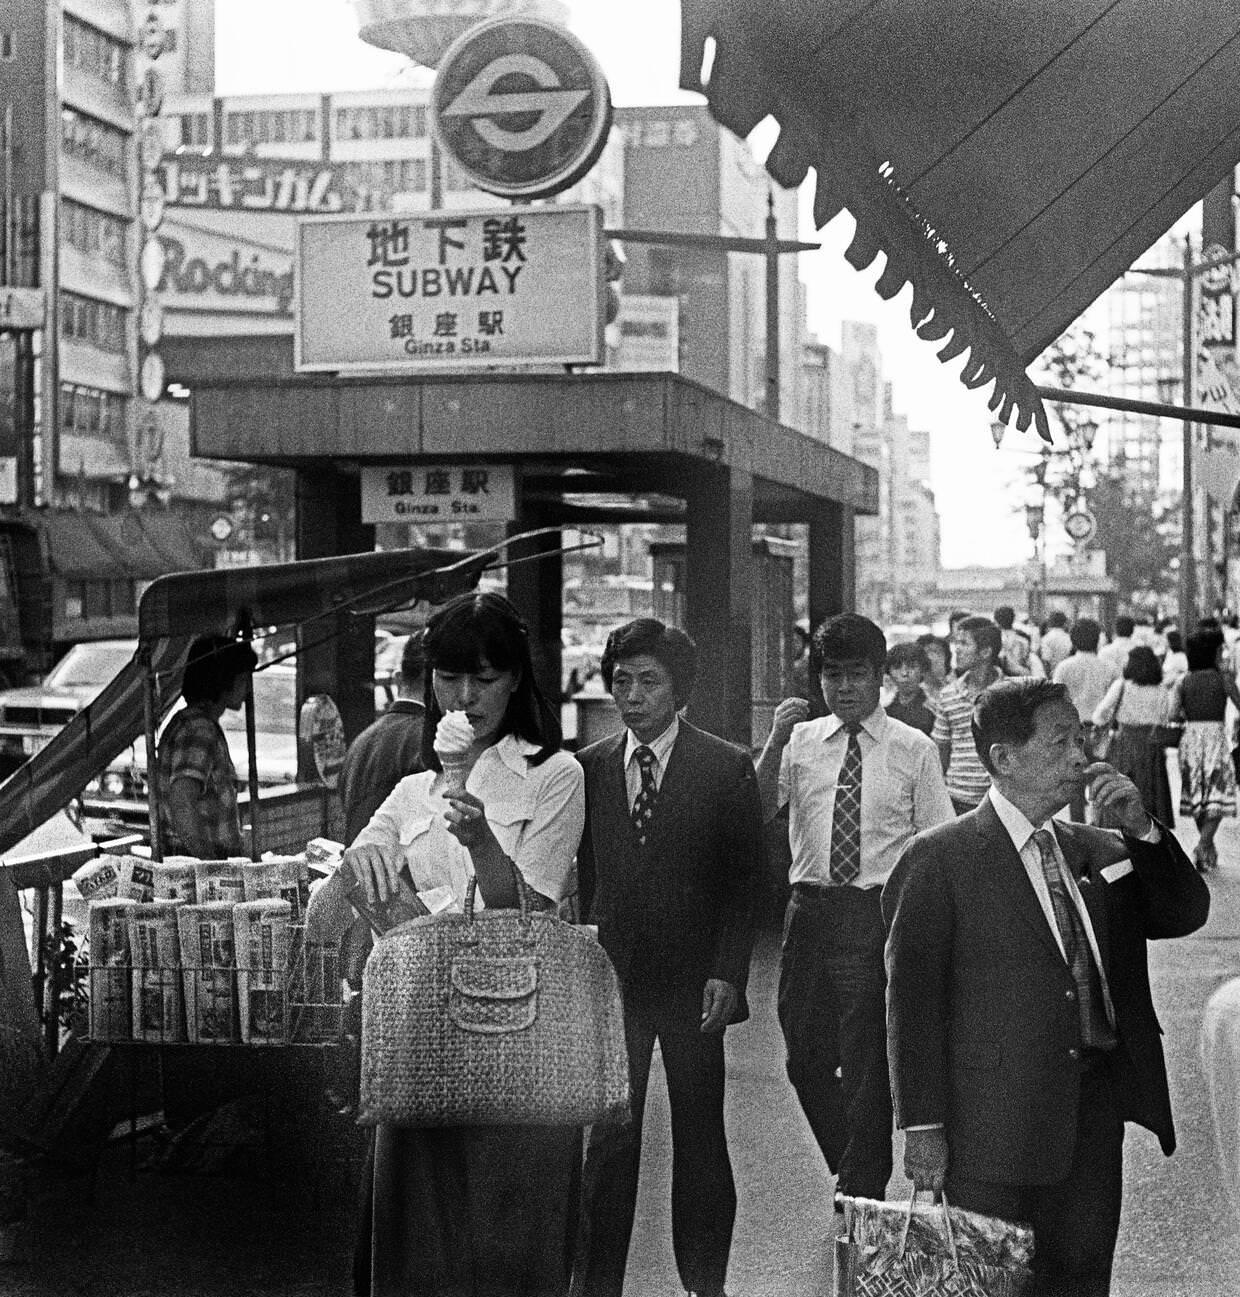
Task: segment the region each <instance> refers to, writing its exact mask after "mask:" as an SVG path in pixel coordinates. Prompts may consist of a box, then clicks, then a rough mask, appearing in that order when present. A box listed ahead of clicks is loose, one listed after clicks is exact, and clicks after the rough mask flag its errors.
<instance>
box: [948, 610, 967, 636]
mask: <svg viewBox="0 0 1240 1297" xmlns="http://www.w3.org/2000/svg"><path fill="white" fill-rule="evenodd" d="M972 616H973V614H972V613H971V612H970V611H969V610H968V609H967V608H953V609H952V610H951V612H949V613H948V614H947V629H948V630H949V631H954V630H955V629H956V626H957V624H958V623H960V622H962V621H964V619H965V618H966V617H972Z"/></svg>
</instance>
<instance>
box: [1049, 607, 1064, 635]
mask: <svg viewBox="0 0 1240 1297" xmlns="http://www.w3.org/2000/svg"><path fill="white" fill-rule="evenodd" d="M1046 624H1047V625H1048V626H1057V627H1058V628H1059V629H1060V630H1063V629H1064V628H1065V627H1066V626H1067V624H1068V614H1067V613H1066V612H1064V611H1063V609H1062V608H1052V609H1051V611H1050V612H1048V613H1047V614H1046Z"/></svg>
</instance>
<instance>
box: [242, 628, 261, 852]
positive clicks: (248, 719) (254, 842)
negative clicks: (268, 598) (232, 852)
mask: <svg viewBox="0 0 1240 1297" xmlns="http://www.w3.org/2000/svg"><path fill="white" fill-rule="evenodd" d="M241 638H242V639H243V640H244V641H245V642H246V643H247V644H249V643H250V642H251V641H252V640H253V639H254V627H253V625H252V623H251V621H250V616H249V613H246V614H244V615H243V616H242V619H241ZM245 751H246V757H247V759H248V761H249V765H250V768H249V770H248V771H247V772H246V773H247V775H248V776H249V781H248V782H249V785H250V859H251V860H254V861H257V860H259V859H260V858H261V857H260V855H259V850H258V736H257V734H256V733H255V725H254V673H253V672H252V671H251V672H250V676H249V680H248V681H247V683H246V687H245Z"/></svg>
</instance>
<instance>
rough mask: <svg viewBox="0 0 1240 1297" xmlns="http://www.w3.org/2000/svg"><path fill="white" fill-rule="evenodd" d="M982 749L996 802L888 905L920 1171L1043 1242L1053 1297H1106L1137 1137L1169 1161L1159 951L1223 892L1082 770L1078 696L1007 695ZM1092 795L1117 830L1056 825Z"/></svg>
mask: <svg viewBox="0 0 1240 1297" xmlns="http://www.w3.org/2000/svg"><path fill="white" fill-rule="evenodd" d="M973 736H974V741H975V743H976V745H977V750H978V755H979V756H980V757H981V760H982V762H983V764H984V765H985V766H986V768H987V769H988V770H989V771H990V773H991V777H992V780H993V785H992V787H991V789H990V791H989V792H988V793H987V795H986V797H985V798H984V799H983V800H982V803H981V805H980V806H978V808H977V809H976V810H974V811H971V812H969V813H968V814H966V815H963V816H961V817H960V818H959V819H958V820H954V821H952V822H951V823H949V824H944V825H941V826H939V827H938V828H935V829H932V830H930V831H929V832H928V833H922V834H919V835H918V836H917V837H916V838H914V839H913V841H912V842H911V843H909V845H908V846H907V847H906V848H905V850H904V852H903V854H902V855H901V857H900V861H899V863H898V864H897V866H896V868H895V871H894V872H893V874H892V876H891V878H890V880H889V881H888V883H887V886H886V888H885V889H884V892H883V916H884V919H885V921H886V922H887V924H888V928H889V936H888V941H887V975H888V992H887V1001H888V1037H889V1051H890V1061H891V1081H892V1092H893V1095H894V1098H895V1108H896V1123H897V1125H898V1126H900V1127H901V1128H902V1129H903V1130H904V1132H905V1170H906V1172H907V1173H908V1175H909V1176H910V1178H911V1179H912V1180H913V1182H914V1184H915V1185H916V1186H917V1187H918V1188H923V1189H935V1190H937V1189H945V1190H946V1194H947V1198H948V1200H949V1201H950V1202H951V1204H952V1205H953V1206H956V1207H963V1208H968V1209H971V1210H974V1211H979V1212H982V1213H985V1214H987V1215H991V1216H998V1217H1002V1218H1004V1219H1007V1220H1016V1221H1023V1222H1026V1223H1028V1224H1030V1225H1032V1227H1033V1231H1034V1262H1033V1265H1034V1286H1033V1292H1034V1293H1036V1294H1037V1295H1038V1297H1051V1295H1054V1297H1067V1295H1068V1294H1072V1297H1104V1295H1105V1294H1106V1293H1107V1292H1108V1291H1109V1289H1110V1276H1111V1263H1112V1257H1113V1254H1114V1249H1115V1239H1116V1235H1117V1232H1118V1228H1119V1218H1120V1204H1121V1197H1122V1169H1123V1140H1124V1122H1125V1121H1136V1122H1138V1123H1139V1124H1141V1125H1143V1126H1145V1127H1147V1128H1148V1129H1149V1130H1151V1131H1153V1132H1154V1133H1155V1134H1156V1135H1157V1136H1158V1138H1159V1141H1160V1142H1161V1144H1162V1147H1163V1151H1164V1152H1165V1153H1168V1154H1169V1153H1170V1152H1171V1151H1172V1150H1173V1149H1174V1147H1175V1132H1174V1129H1173V1125H1172V1120H1171V1103H1170V1099H1169V1097H1168V1091H1167V1075H1166V1068H1165V1065H1164V1062H1163V1055H1162V1044H1161V1040H1160V1034H1161V1033H1160V1029H1159V1026H1158V1020H1157V1018H1156V1017H1155V1014H1154V1007H1153V1004H1152V1002H1151V999H1150V988H1149V970H1148V962H1147V957H1146V943H1147V941H1149V940H1150V939H1153V938H1161V937H1176V936H1184V935H1186V934H1187V933H1190V932H1193V931H1195V930H1196V929H1197V928H1199V927H1200V926H1201V925H1202V924H1203V923H1204V922H1205V920H1206V917H1207V915H1208V913H1209V907H1210V897H1209V892H1208V891H1207V889H1206V887H1205V884H1204V883H1203V882H1202V881H1201V879H1200V878H1199V877H1198V875H1197V873H1196V871H1195V870H1194V869H1193V866H1192V864H1191V863H1190V862H1189V860H1188V858H1187V857H1186V856H1185V855H1184V852H1183V851H1182V850H1181V849H1180V847H1179V845H1178V844H1177V843H1176V841H1175V838H1174V836H1173V835H1172V833H1171V831H1170V829H1169V828H1167V827H1164V826H1162V825H1159V824H1158V823H1157V822H1156V821H1154V820H1152V819H1151V818H1150V817H1149V815H1148V814H1146V812H1145V810H1144V808H1143V807H1142V805H1141V800H1140V795H1139V794H1138V792H1137V789H1136V786H1135V785H1134V784H1133V783H1132V781H1131V780H1130V779H1127V778H1126V777H1125V776H1123V775H1121V774H1120V773H1119V772H1118V771H1117V770H1115V769H1114V767H1112V766H1109V765H1106V764H1105V763H1104V762H1094V763H1093V764H1089V763H1088V758H1087V756H1086V754H1085V748H1084V745H1083V743H1082V740H1081V726H1080V719H1079V717H1078V715H1077V712H1076V708H1075V707H1074V706H1073V704H1072V702H1071V701H1070V699H1069V697H1068V693H1067V690H1066V689H1065V688H1064V686H1063V685H1061V684H1052V683H1050V682H1049V681H1046V680H1029V679H1025V680H1005V681H1002V682H1000V683H999V684H996V685H993V686H992V687H991V688H990V689H988V690H986V691H985V692H984V693H983V694H982V695H981V696H980V697H979V699H978V701H977V703H976V705H975V708H974V713H973ZM1087 783H1088V785H1089V789H1090V795H1091V797H1092V798H1093V801H1094V803H1095V805H1097V806H1100V807H1105V808H1107V810H1108V811H1109V812H1110V813H1111V814H1113V815H1114V817H1115V820H1116V821H1118V823H1120V824H1121V825H1122V832H1111V831H1108V830H1104V829H1097V828H1092V827H1088V826H1086V825H1082V824H1075V823H1071V822H1067V821H1061V820H1054V819H1052V816H1054V815H1055V814H1056V813H1057V812H1059V811H1060V810H1061V809H1062V808H1063V807H1064V806H1065V805H1067V803H1068V802H1069V800H1071V799H1072V798H1073V797H1074V796H1076V795H1078V794H1079V793H1080V792H1081V791H1082V790H1083V788H1084V786H1085V785H1086V784H1087Z"/></svg>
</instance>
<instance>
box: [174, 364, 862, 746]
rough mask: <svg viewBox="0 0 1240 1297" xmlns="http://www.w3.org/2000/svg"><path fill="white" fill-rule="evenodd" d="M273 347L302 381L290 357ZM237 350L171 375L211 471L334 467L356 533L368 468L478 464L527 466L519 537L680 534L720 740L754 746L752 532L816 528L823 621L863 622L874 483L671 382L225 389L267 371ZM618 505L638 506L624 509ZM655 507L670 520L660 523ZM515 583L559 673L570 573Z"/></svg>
mask: <svg viewBox="0 0 1240 1297" xmlns="http://www.w3.org/2000/svg"><path fill="white" fill-rule="evenodd" d="M268 346H269V347H270V348H271V349H272V351H271V352H270V353H269V359H271V360H276V359H277V357H278V362H279V363H282V367H283V370H284V372H285V373H286V374H288V371H289V368H290V366H289V363H288V362H289V357H288V350H287V349H286V348H284V347H280V346H279V344H277V343H276V341H275V340H274V339H273V340H271V341H270V343H269V344H268ZM235 347H236V340H232V347H231V348H230V344H229V340H225V339H220V340H218V341H208V340H206V339H199V340H195V341H194V342H193V343H192V344H183V345H182V348H181V349H180V350H179V353H178V354H177V355H176V357H175V358H174V364H175V368H176V372H177V374H178V379H179V381H182V382H185V383H186V385H187V386H189V387H190V388H191V389H192V392H193V398H192V408H191V427H192V435H193V450H194V453H195V454H197V455H201V456H205V457H207V458H211V459H224V460H245V461H250V462H262V463H271V464H282V465H286V466H289V467H292V468H296V469H299V470H302V471H305V472H310V471H321V470H322V469H323V466H325V465H326V466H330V467H332V470H333V471H334V472H336V473H337V474H338V475H339V476H338V480H337V484H336V485H335V486H334V487H332V488H330V489H331V490H334V491H335V492H336V497H335V498H337V499H340V500H343V499H344V498H345V497H346V496H347V499H348V507H349V508H350V509H351V510H352V511H353V513H354V515H355V516H359V517H360V510H359V507H358V504H357V497H358V494H359V490H360V488H359V483H358V478H357V477H356V476H354V473H355V472H356V470H357V468H358V467H360V466H361V465H362V464H366V463H370V464H380V463H387V464H398V463H404V464H409V465H415V466H416V465H417V464H419V463H434V464H442V463H452V462H458V463H460V462H468V463H470V464H477V465H486V464H488V463H491V464H505V465H512V466H513V467H514V470H515V475H516V514H517V517H516V518H515V519H514V522H513V524H512V527H513V530H522V529H528V528H530V527H535V526H543V525H552V524H560V523H562V524H572V525H574V526H585V525H588V523H589V522H590V521H591V520H594V521H601V520H604V519H607V520H617V521H648V522H649V521H673V520H675V521H681V522H683V523H684V524H685V526H686V542H687V543H686V551H687V564H686V582H687V587H686V622H687V625H686V629H687V630H688V631H689V632H690V633H691V634H693V635H694V637H695V638H696V639H697V640H698V642H699V644H701V645H702V646H703V650H704V651H703V653H702V659H703V663H702V674H701V678H700V680H699V686H698V688H697V689H696V690H695V695H694V704H693V706H692V707H691V709H690V714H691V716H694V717H695V718H696V719H697V720H699V721H700V722H701V723H703V724H704V725H706V726H707V727H708V728H711V729H713V730H714V731H715V732H717V733H721V734H726V735H729V736H730V737H732V738H734V739H736V740H738V741H744V742H746V743H748V742H749V741H750V739H751V737H752V736H751V734H750V615H751V613H750V608H751V604H752V544H751V534H752V526H753V524H754V523H775V522H800V523H807V524H808V527H809V531H808V535H809V580H810V615H811V618H812V619H814V620H818V619H820V618H821V617H824V616H826V615H828V614H829V613H832V612H836V611H840V610H842V609H845V608H850V607H852V602H853V584H854V572H853V518H854V515H855V514H858V513H860V514H873V513H876V512H877V507H878V478H877V474H876V472H875V470H874V469H872V468H870V467H868V466H866V465H864V464H862V463H860V462H859V461H857V460H854V459H851V458H849V457H848V456H846V455H843V454H841V453H840V452H838V451H836V450H833V449H831V448H830V447H829V446H827V445H825V444H824V443H823V442H820V441H817V440H815V439H813V438H811V437H807V436H805V435H804V434H802V433H799V432H796V431H795V430H793V429H791V428H787V427H784V426H782V425H780V424H777V423H773V422H771V421H770V420H767V419H764V418H762V417H761V416H760V415H757V414H755V413H754V412H753V411H751V410H748V409H746V408H745V407H743V406H741V405H738V404H737V403H735V402H733V401H730V400H728V399H727V398H725V397H722V396H720V395H718V394H717V393H715V392H712V391H710V390H708V389H707V388H704V387H701V386H699V385H698V384H696V383H692V382H689V381H688V380H686V379H683V378H679V377H677V376H674V375H666V374H599V375H569V376H563V377H561V376H556V375H546V374H539V375H530V376H518V375H511V374H509V375H488V376H478V377H471V378H469V379H460V378H456V377H453V376H436V377H430V376H426V377H421V378H418V379H388V378H369V379H362V378H331V377H327V376H320V375H299V376H292V375H291V374H289V375H288V376H287V377H282V378H268V377H262V376H259V375H256V376H255V377H254V378H253V379H246V378H228V377H224V376H225V375H228V374H234V375H236V374H241V373H244V372H246V369H247V367H248V368H251V370H252V368H253V367H254V366H255V365H258V367H259V368H262V366H261V364H259V360H258V358H256V357H255V354H254V353H253V352H251V362H250V366H246V365H245V364H244V363H242V362H241V361H240V358H239V356H238V355H236V354H235ZM230 350H232V351H234V354H233V355H232V356H231V358H230V356H229V352H230ZM327 495H330V491H329V492H327ZM327 495H325V498H327ZM617 497H620V498H621V499H622V500H624V499H628V498H631V497H636V499H635V500H634V502H633V503H632V504H631V505H629V506H624V505H621V506H617V505H616V504H615V500H616V498H617ZM641 497H657V498H658V500H659V501H661V502H662V504H661V505H660V507H659V508H658V509H655V510H653V511H652V510H651V509H650V508H648V507H647V508H644V507H642V502H641ZM301 557H312V555H310V554H304V553H303V554H301ZM513 580H516V581H517V582H518V586H520V583H521V582H527V583H528V584H527V585H526V587H525V589H524V597H523V598H521V599H519V602H521V606H522V609H523V611H525V612H526V614H527V616H531V618H532V620H533V621H534V623H535V625H534V630H535V631H536V634H537V638H538V640H539V642H540V643H541V644H543V645H545V646H548V652H549V653H554V654H555V655H556V656H557V657H558V645H559V632H560V598H561V584H562V581H561V570H560V564H559V562H558V561H542V562H539V563H536V564H531V565H528V566H527V567H526V568H523V569H520V570H519V572H518V571H514V572H513V573H512V574H511V575H510V587H509V588H510V590H515V589H516V588H517V587H514V586H513V585H512V581H513ZM514 597H517V595H516V594H515V593H514ZM555 666H556V667H557V668H558V662H556V663H555ZM548 674H549V675H550V674H551V672H550V671H549V672H548ZM555 678H556V679H557V680H558V670H557V673H556V675H555Z"/></svg>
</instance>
